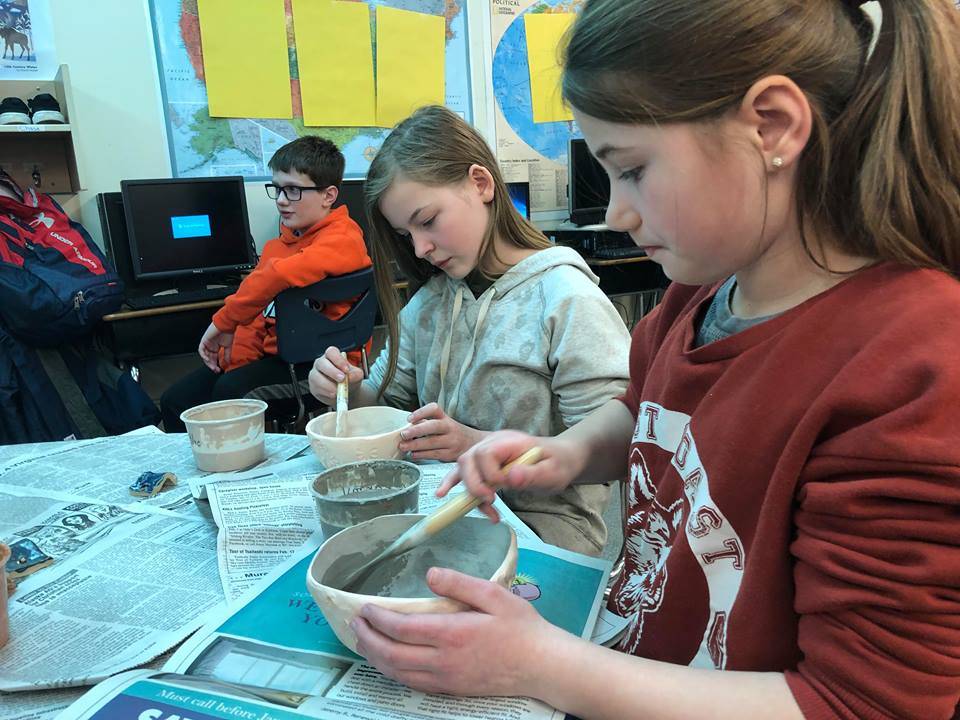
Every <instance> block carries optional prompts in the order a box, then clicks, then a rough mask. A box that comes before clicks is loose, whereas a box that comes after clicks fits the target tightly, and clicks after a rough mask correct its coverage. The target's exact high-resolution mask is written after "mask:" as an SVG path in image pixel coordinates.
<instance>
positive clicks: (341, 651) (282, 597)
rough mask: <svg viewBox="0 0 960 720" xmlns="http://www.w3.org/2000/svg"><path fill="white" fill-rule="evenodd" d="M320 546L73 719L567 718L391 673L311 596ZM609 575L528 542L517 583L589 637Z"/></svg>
mask: <svg viewBox="0 0 960 720" xmlns="http://www.w3.org/2000/svg"><path fill="white" fill-rule="evenodd" d="M315 550H316V545H315V544H314V543H313V542H308V543H306V544H305V545H304V546H303V547H301V548H300V549H298V550H297V551H296V552H295V553H294V554H293V555H292V556H291V557H290V558H289V559H288V560H287V561H286V562H285V563H284V564H283V566H282V567H280V568H278V569H277V570H276V571H275V572H274V573H273V574H271V576H270V577H269V578H268V579H267V581H266V584H265V585H264V586H263V587H262V588H261V589H260V591H259V592H257V593H255V594H252V595H250V596H248V597H247V598H246V600H245V601H244V602H243V603H242V604H240V605H239V606H237V607H232V608H228V609H226V610H224V611H221V612H220V613H218V614H217V616H215V617H213V618H211V620H210V622H209V623H208V624H207V625H205V626H204V627H203V628H201V629H200V630H199V631H197V632H196V633H195V634H194V635H193V636H192V637H191V638H189V639H188V640H187V641H186V642H185V643H184V644H183V645H182V646H181V647H180V648H179V649H178V650H177V651H176V652H175V653H174V655H173V656H172V657H171V658H170V660H169V661H168V662H167V663H166V664H165V665H164V667H163V670H164V671H166V673H168V674H166V675H159V676H158V675H156V674H150V673H143V672H140V673H128V674H126V675H124V676H118V677H115V678H110V679H109V680H107V681H106V682H104V683H101V684H100V685H98V686H97V687H96V688H94V689H93V690H91V691H90V692H89V693H87V695H85V696H84V697H83V698H81V699H80V700H79V701H77V703H75V704H74V705H73V706H72V707H71V708H70V710H69V711H68V716H69V717H70V718H77V720H84V719H85V718H93V717H97V718H100V717H103V718H106V717H147V718H152V717H157V718H162V717H163V718H165V717H168V716H173V715H180V716H188V717H190V718H191V720H207V719H212V718H218V719H221V718H250V719H251V720H253V719H256V720H261V719H268V718H272V719H275V720H283V719H285V718H295V717H303V716H304V715H309V716H310V717H314V718H319V719H320V720H340V719H342V718H355V719H358V720H361V719H362V720H424V719H425V718H430V719H436V720H441V719H442V720H446V719H447V718H451V717H456V718H464V719H466V720H470V719H473V720H560V719H561V718H563V713H562V712H560V711H557V710H554V709H553V708H551V707H549V706H547V705H545V704H543V703H541V702H539V701H536V700H532V699H530V698H505V697H504V698H501V697H476V698H461V697H453V696H449V695H431V694H426V693H422V692H418V691H416V690H412V689H410V688H408V687H405V686H403V685H400V684H399V683H397V682H394V681H393V680H390V679H388V678H386V677H385V676H384V675H382V674H381V673H379V672H378V671H377V670H376V669H375V668H373V667H371V666H369V665H367V664H366V663H365V662H364V661H363V659H362V658H361V657H359V656H358V655H356V654H354V653H353V652H351V651H350V650H348V649H347V648H346V647H344V646H343V645H342V644H341V643H340V641H339V640H338V639H337V637H336V635H334V633H333V631H332V630H331V628H330V626H329V625H328V624H327V622H326V620H325V619H324V617H323V615H322V614H321V612H320V610H319V608H318V607H317V605H316V604H315V603H314V601H313V598H312V597H311V596H310V594H309V593H308V592H307V589H306V584H305V582H304V578H305V576H306V572H307V567H308V566H309V564H310V561H311V558H312V556H313V554H314V552H315ZM609 570H610V563H609V562H606V561H603V560H598V559H595V558H588V557H586V556H583V555H577V554H576V553H571V552H567V551H565V550H560V549H559V548H555V547H552V546H548V545H545V544H543V543H542V542H536V543H531V542H529V541H523V542H521V543H520V548H519V557H518V580H519V581H520V584H522V585H524V586H525V587H523V588H522V589H521V590H519V591H518V594H520V595H521V597H525V598H528V599H529V600H530V602H531V603H532V604H533V606H534V607H535V608H536V609H537V610H538V612H540V614H541V615H542V616H543V617H545V618H546V619H547V620H549V621H550V622H552V623H554V624H556V625H558V626H560V627H562V628H564V629H566V630H568V631H570V632H572V633H573V634H575V635H578V636H580V637H585V638H586V637H590V634H591V630H592V628H593V627H594V624H595V621H596V618H597V613H598V611H599V609H600V603H601V600H602V597H603V588H604V586H605V582H606V578H607V575H608V573H609ZM516 587H517V586H516V585H515V588H516ZM515 591H516V590H515ZM265 618H269V621H268V622H267V621H265ZM151 711H152V712H153V713H154V714H149V713H150V712H151Z"/></svg>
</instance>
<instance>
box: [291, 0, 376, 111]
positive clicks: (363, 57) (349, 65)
mask: <svg viewBox="0 0 960 720" xmlns="http://www.w3.org/2000/svg"><path fill="white" fill-rule="evenodd" d="M293 15H294V30H295V32H296V40H297V66H298V68H299V74H300V96H301V98H302V99H303V124H304V125H310V126H326V127H370V126H373V125H376V124H377V98H376V91H375V88H374V82H373V46H372V42H371V40H372V39H371V36H370V32H371V31H370V9H369V7H368V6H367V4H366V3H358V2H317V1H316V0H293Z"/></svg>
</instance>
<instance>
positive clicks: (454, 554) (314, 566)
mask: <svg viewBox="0 0 960 720" xmlns="http://www.w3.org/2000/svg"><path fill="white" fill-rule="evenodd" d="M423 517H425V516H424V515H383V516H381V517H378V518H374V519H373V520H368V521H367V522H365V523H361V524H359V525H354V526H353V527H349V528H347V529H346V530H344V531H342V532H339V533H337V534H336V535H334V536H333V537H331V538H330V539H329V540H327V541H326V542H324V543H323V545H321V546H320V549H319V550H317V553H316V555H314V557H313V561H312V562H311V563H310V567H309V569H308V570H307V589H308V590H309V591H310V594H311V595H312V596H313V599H314V600H315V601H316V603H317V606H318V607H319V608H320V611H321V612H322V613H323V616H324V617H325V618H326V620H327V622H328V623H329V624H330V628H331V629H332V630H333V632H334V633H336V636H337V638H339V640H340V642H342V643H343V644H344V645H346V646H347V647H348V648H350V649H351V650H353V651H354V652H356V651H357V637H356V635H354V633H353V630H351V629H350V622H351V621H352V620H353V619H354V618H355V617H356V616H357V614H358V613H359V612H360V608H361V607H363V606H364V605H366V604H367V603H371V604H373V605H379V606H380V607H383V608H387V609H389V610H393V611H395V612H401V613H449V612H457V611H458V610H463V609H465V607H464V606H463V605H462V604H461V603H458V602H455V601H453V600H450V599H448V598H439V597H436V596H435V595H433V594H432V593H430V591H429V590H427V589H426V588H425V584H426V582H425V580H424V578H425V576H426V572H427V570H428V569H429V568H430V567H433V566H441V567H452V568H454V569H455V570H460V571H464V572H468V573H469V574H471V575H474V576H476V577H484V578H487V579H489V580H492V581H493V582H495V583H497V584H499V585H502V586H503V587H505V588H508V587H510V585H511V583H512V582H513V579H514V577H515V576H516V573H517V536H516V534H515V533H514V532H513V530H512V529H511V528H510V527H509V526H508V525H506V524H504V523H497V524H496V525H495V524H493V523H491V522H490V521H489V520H487V519H486V518H476V517H465V518H461V519H460V520H458V521H456V522H455V523H453V524H452V525H450V526H449V527H447V528H445V529H444V530H442V531H441V532H439V533H437V534H436V535H434V536H433V537H432V538H431V539H430V540H428V541H427V542H426V543H424V544H423V545H421V546H419V547H417V548H415V549H413V550H410V551H409V553H407V554H406V556H401V557H400V558H397V559H395V560H393V561H385V562H384V564H383V565H381V566H379V567H378V568H377V570H375V571H374V572H373V573H372V574H371V576H370V578H368V580H367V581H365V582H364V583H362V584H361V585H360V586H359V587H358V588H357V589H356V592H346V591H345V590H341V589H340V588H339V587H338V586H339V585H340V584H341V581H342V579H343V577H344V576H345V574H347V573H349V572H350V571H351V570H352V569H353V568H355V567H357V566H358V564H360V563H362V562H363V561H364V560H365V559H366V558H368V557H371V556H372V555H373V553H375V552H378V551H380V550H382V549H383V548H385V547H386V545H387V544H388V543H389V542H390V541H392V540H394V539H396V538H397V537H398V536H399V535H400V534H401V533H402V532H403V531H404V530H406V529H408V528H409V527H410V526H412V525H413V524H414V523H415V522H417V521H418V520H420V519H421V518H423ZM385 577H386V578H394V577H396V578H397V580H396V581H395V582H393V583H392V586H390V585H386V584H384V583H383V580H384V578H385ZM378 585H382V587H381V588H380V589H381V590H383V591H384V592H385V593H386V594H387V595H389V596H381V595H377V594H373V593H372V592H364V590H371V589H373V588H376V586H378ZM411 585H422V586H424V588H423V589H424V590H425V592H419V591H415V592H414V593H413V594H415V595H417V596H416V597H410V596H405V595H408V594H409V591H410V586H411ZM417 590H419V589H417Z"/></svg>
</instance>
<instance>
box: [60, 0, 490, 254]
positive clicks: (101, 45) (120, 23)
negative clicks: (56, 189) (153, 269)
mask: <svg viewBox="0 0 960 720" xmlns="http://www.w3.org/2000/svg"><path fill="white" fill-rule="evenodd" d="M238 1H241V0H238ZM467 5H468V9H469V12H470V13H471V17H472V18H473V19H474V22H473V23H471V24H472V26H473V27H471V36H470V37H471V60H472V61H473V62H472V64H473V65H474V66H475V70H474V72H473V77H472V84H473V88H474V104H475V109H474V113H475V117H476V121H477V125H478V127H480V129H481V131H482V132H483V133H484V135H485V137H487V139H488V140H489V141H490V142H491V143H492V142H493V132H492V121H491V122H488V121H487V115H488V102H490V100H489V99H488V98H490V97H491V96H492V88H488V87H487V86H488V85H489V82H487V81H485V80H484V78H485V75H484V73H483V67H484V64H483V63H484V61H485V60H486V61H487V62H489V55H490V50H489V40H488V39H486V40H485V38H484V34H485V31H484V27H483V23H484V21H483V20H482V18H484V17H485V16H486V14H487V4H486V0H467ZM50 11H51V15H52V17H53V29H54V40H55V42H56V48H57V55H58V59H59V61H60V62H61V63H64V64H66V65H67V66H68V67H69V72H70V80H71V86H72V91H73V107H71V108H70V119H71V122H72V123H74V124H75V125H76V127H77V131H76V133H75V137H74V143H75V146H76V150H77V155H78V158H77V161H78V163H79V166H80V180H81V182H82V184H83V187H84V188H85V189H84V190H83V191H82V192H80V193H78V194H77V195H74V196H66V195H65V196H61V197H60V198H59V199H60V201H61V202H62V203H63V205H64V207H65V208H66V210H67V212H69V213H70V215H71V216H73V217H74V218H78V219H80V221H81V222H82V223H83V224H84V226H85V227H86V228H87V229H88V230H89V231H90V233H91V234H92V235H93V237H94V238H95V239H96V240H97V241H98V242H100V243H101V245H102V233H101V229H100V219H99V217H98V214H97V203H96V195H97V193H100V192H111V191H116V190H119V189H120V181H121V180H129V179H134V178H163V177H170V174H171V167H170V153H169V149H168V147H167V137H166V125H165V120H164V115H163V109H162V105H161V95H160V84H159V78H158V74H157V56H156V52H155V50H154V41H153V28H152V25H151V22H150V16H149V9H148V5H147V0H50ZM478 20H479V21H478ZM486 25H487V26H489V21H487V22H486ZM486 37H487V38H489V35H488V34H487V35H486ZM491 120H492V114H491ZM246 188H247V212H248V214H249V216H250V230H251V232H252V233H253V237H254V239H255V240H256V242H257V246H258V247H263V244H264V243H265V242H266V241H267V240H269V239H270V238H271V237H274V236H275V235H276V233H277V212H276V207H275V205H274V203H273V201H272V200H270V199H269V198H267V197H266V194H265V193H264V191H263V183H262V181H256V182H249V183H247V184H246Z"/></svg>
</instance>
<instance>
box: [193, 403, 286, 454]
mask: <svg viewBox="0 0 960 720" xmlns="http://www.w3.org/2000/svg"><path fill="white" fill-rule="evenodd" d="M266 409H267V404H266V403H265V402H264V401H263V400H252V399H240V400H219V401H217V402H211V403H205V404H203V405H197V406H196V407H192V408H190V409H189V410H184V411H183V412H182V413H180V419H181V420H182V421H183V424H184V425H186V426H187V435H189V437H190V448H191V449H192V450H193V459H194V460H195V461H196V463H197V467H198V468H200V469H201V470H206V471H207V472H230V471H232V470H244V469H246V468H248V467H252V466H254V465H256V464H257V463H258V462H260V461H261V460H263V459H264V458H265V457H266V450H265V448H264V438H263V434H264V421H263V418H264V413H265V412H266Z"/></svg>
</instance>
